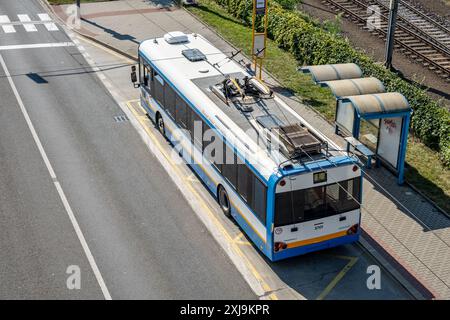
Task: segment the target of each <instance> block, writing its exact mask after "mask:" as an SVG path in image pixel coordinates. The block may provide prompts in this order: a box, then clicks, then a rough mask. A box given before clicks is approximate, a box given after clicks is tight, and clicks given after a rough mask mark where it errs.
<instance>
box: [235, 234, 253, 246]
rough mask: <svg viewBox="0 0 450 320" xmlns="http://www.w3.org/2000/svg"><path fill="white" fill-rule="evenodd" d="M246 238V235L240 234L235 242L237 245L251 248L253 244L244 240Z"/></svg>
mask: <svg viewBox="0 0 450 320" xmlns="http://www.w3.org/2000/svg"><path fill="white" fill-rule="evenodd" d="M243 238H244V234H243V233H239V234H238V235H237V236H236V237H235V238H234V239H233V242H234V243H236V244H242V245H245V246H251V245H252V244H251V243H250V242H248V241H246V240H242V239H243Z"/></svg>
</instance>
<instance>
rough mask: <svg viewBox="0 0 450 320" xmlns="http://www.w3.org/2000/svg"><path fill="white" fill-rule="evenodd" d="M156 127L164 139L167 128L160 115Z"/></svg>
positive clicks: (158, 114)
mask: <svg viewBox="0 0 450 320" xmlns="http://www.w3.org/2000/svg"><path fill="white" fill-rule="evenodd" d="M156 127H157V128H158V131H159V132H160V133H161V134H162V135H163V137H165V136H166V127H165V125H164V119H163V117H162V116H161V114H160V113H157V114H156Z"/></svg>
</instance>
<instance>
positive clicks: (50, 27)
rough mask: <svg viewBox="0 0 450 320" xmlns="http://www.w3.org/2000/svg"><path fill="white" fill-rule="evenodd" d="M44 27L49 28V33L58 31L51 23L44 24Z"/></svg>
mask: <svg viewBox="0 0 450 320" xmlns="http://www.w3.org/2000/svg"><path fill="white" fill-rule="evenodd" d="M44 26H45V27H46V28H47V30H48V31H58V30H59V29H58V27H57V26H56V24H54V23H53V22H51V23H44Z"/></svg>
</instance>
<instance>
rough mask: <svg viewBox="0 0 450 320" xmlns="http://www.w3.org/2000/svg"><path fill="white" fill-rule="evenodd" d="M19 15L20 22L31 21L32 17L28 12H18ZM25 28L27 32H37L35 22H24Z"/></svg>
mask: <svg viewBox="0 0 450 320" xmlns="http://www.w3.org/2000/svg"><path fill="white" fill-rule="evenodd" d="M17 17H18V18H19V20H20V22H31V19H30V17H29V16H28V15H27V14H18V15H17ZM22 25H23V27H24V28H25V30H26V32H36V31H37V29H36V26H35V25H34V24H31V23H30V24H29V23H24V24H22Z"/></svg>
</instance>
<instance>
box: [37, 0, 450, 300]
mask: <svg viewBox="0 0 450 320" xmlns="http://www.w3.org/2000/svg"><path fill="white" fill-rule="evenodd" d="M38 1H39V2H40V3H41V4H42V5H43V6H44V7H46V8H47V9H48V10H49V11H50V12H51V13H52V14H53V15H54V16H55V17H56V18H57V20H58V21H60V22H61V23H62V24H63V25H65V26H66V27H67V28H68V29H69V30H71V31H73V32H75V33H77V34H78V35H80V36H82V37H84V38H86V39H88V40H90V41H93V42H95V43H97V44H99V45H101V46H104V47H106V48H108V49H109V50H111V51H114V52H116V53H117V54H120V55H122V56H124V57H126V58H128V59H130V60H133V61H138V59H137V56H134V55H131V54H129V53H127V52H125V51H122V50H120V49H118V48H116V47H114V46H112V45H110V44H108V43H106V42H104V41H101V40H98V39H97V38H95V37H92V36H89V35H87V34H84V33H83V32H81V31H79V30H77V29H75V28H72V27H69V26H68V25H67V24H66V22H65V21H63V20H62V19H61V18H60V17H59V16H58V14H57V13H56V12H55V10H54V8H53V7H52V5H50V4H49V3H48V1H47V0H38ZM180 8H182V9H183V10H184V11H185V12H186V13H188V14H189V15H190V16H192V17H193V18H195V19H196V20H197V21H198V22H200V23H201V24H202V25H204V26H205V27H206V28H208V29H209V30H210V31H212V32H213V33H214V34H215V35H217V36H218V37H219V38H220V39H221V40H222V41H224V42H226V43H227V44H228V45H229V46H231V47H232V48H234V49H235V50H238V49H237V48H236V47H235V46H234V45H233V44H232V43H230V42H229V41H228V40H227V39H225V38H224V37H223V36H222V35H221V34H219V33H217V32H216V31H215V30H214V29H213V28H212V27H211V26H209V25H208V24H206V23H205V22H203V21H202V20H200V19H198V18H197V17H196V16H195V15H194V14H192V13H191V12H189V10H187V9H186V8H185V7H184V6H181V7H180ZM241 54H242V55H243V56H244V57H245V58H246V59H248V60H250V59H249V57H248V56H247V55H246V54H244V53H241ZM264 73H266V74H267V75H268V76H270V77H271V78H272V79H273V80H274V81H275V82H276V83H277V84H280V83H279V82H278V80H277V79H276V77H275V76H274V75H273V74H271V73H270V72H268V71H267V70H264ZM280 85H281V84H280ZM286 90H287V91H288V92H291V91H290V90H288V89H286ZM291 93H292V94H293V96H292V97H290V99H293V100H296V101H297V102H299V103H302V104H304V105H305V106H306V107H307V108H308V109H309V110H311V111H313V112H314V113H315V114H316V115H317V116H319V117H320V118H322V119H323V120H325V121H326V122H328V123H330V124H331V122H330V121H328V120H327V119H326V118H325V117H324V116H323V115H322V114H320V113H319V112H318V111H317V110H315V109H314V108H312V107H311V106H309V105H308V104H307V103H304V102H303V101H302V100H301V98H299V97H298V96H297V95H296V94H295V93H293V92H291ZM406 184H407V185H408V186H409V187H411V189H413V190H414V191H415V192H417V193H418V194H419V195H420V196H422V197H423V198H424V199H425V200H427V201H428V202H430V203H431V204H432V205H433V206H434V207H435V208H437V209H438V210H439V211H440V212H442V213H443V214H444V215H446V216H447V217H449V218H450V214H449V213H447V212H446V211H444V210H443V209H442V208H440V207H439V206H438V205H437V204H436V203H435V202H434V201H432V200H431V199H429V198H428V197H427V196H426V195H424V194H423V193H422V192H421V191H419V190H418V189H417V188H416V187H415V186H413V185H411V184H410V183H408V182H406ZM363 232H364V233H365V234H368V233H367V232H366V231H365V230H364V229H363ZM366 237H367V236H366V235H363V236H361V238H360V241H359V243H358V244H359V245H360V246H361V247H362V248H363V249H365V251H367V253H369V254H370V255H371V256H372V257H373V258H374V259H375V260H376V261H378V262H380V264H381V267H382V268H384V269H385V270H386V271H387V272H388V273H389V274H390V275H391V276H392V277H393V278H394V279H395V280H396V281H397V282H399V283H400V285H402V286H403V287H404V288H405V290H406V291H408V292H409V293H410V294H411V295H412V296H413V297H414V298H415V299H417V300H425V299H427V298H426V297H425V295H424V294H422V293H421V292H420V290H418V289H416V288H415V287H414V286H413V285H412V284H411V283H410V281H408V280H407V279H406V278H405V277H404V276H403V275H402V274H401V272H400V271H398V270H397V269H396V268H395V267H393V266H392V265H391V263H390V262H388V261H387V260H386V259H385V258H384V257H383V255H382V254H381V253H380V252H378V250H377V249H375V248H374V247H373V246H372V245H371V244H370V241H369V240H366V239H365V238H366ZM369 237H370V236H369ZM372 241H375V240H374V239H372ZM414 280H415V281H417V282H418V283H420V284H421V285H422V286H423V287H424V288H426V286H425V285H424V284H422V283H421V281H420V280H419V279H417V278H415V277H414ZM427 290H428V288H427Z"/></svg>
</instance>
